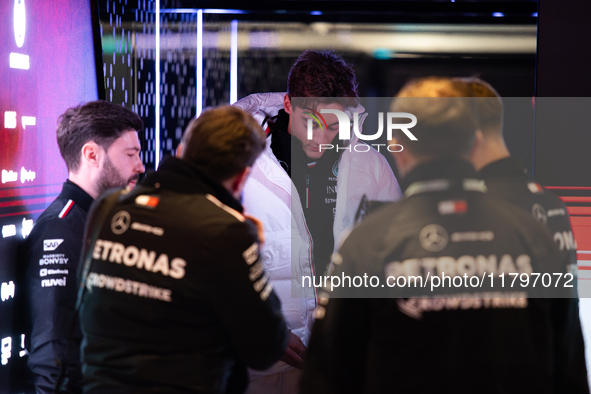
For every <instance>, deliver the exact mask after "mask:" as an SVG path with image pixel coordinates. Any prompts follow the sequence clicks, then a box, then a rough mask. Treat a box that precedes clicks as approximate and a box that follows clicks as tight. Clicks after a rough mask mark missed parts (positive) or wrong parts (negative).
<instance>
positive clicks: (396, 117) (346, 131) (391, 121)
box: [305, 108, 417, 152]
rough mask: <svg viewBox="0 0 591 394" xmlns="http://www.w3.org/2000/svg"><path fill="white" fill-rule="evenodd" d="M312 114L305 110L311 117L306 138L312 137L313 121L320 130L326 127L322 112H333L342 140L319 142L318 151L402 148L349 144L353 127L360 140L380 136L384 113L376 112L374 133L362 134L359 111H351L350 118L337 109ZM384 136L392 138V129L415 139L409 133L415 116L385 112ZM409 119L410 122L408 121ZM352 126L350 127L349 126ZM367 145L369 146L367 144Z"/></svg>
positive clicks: (375, 138) (397, 148)
mask: <svg viewBox="0 0 591 394" xmlns="http://www.w3.org/2000/svg"><path fill="white" fill-rule="evenodd" d="M313 112H314V114H312V113H308V112H305V114H306V115H308V116H311V117H312V118H308V123H307V139H308V140H312V139H313V130H314V121H315V122H316V123H317V124H318V126H319V127H320V129H321V130H323V129H324V127H326V121H325V120H324V118H323V116H322V114H333V115H336V117H337V119H338V122H339V140H340V141H343V145H338V144H337V145H336V146H335V145H334V144H320V145H319V149H320V152H322V151H326V150H331V149H336V150H337V152H338V151H340V150H349V151H351V150H354V151H355V152H367V151H369V150H370V147H369V146H372V147H374V148H375V149H376V150H377V151H380V148H384V147H385V148H386V149H387V150H388V152H401V151H402V150H403V149H404V148H403V146H402V145H400V144H375V143H374V144H371V143H367V145H364V144H359V145H354V146H353V147H351V145H350V144H349V142H350V140H351V129H353V133H355V135H356V136H357V138H359V139H360V140H362V141H375V140H377V139H378V138H380V137H381V136H382V134H383V132H384V113H383V112H378V131H377V132H376V133H375V134H362V133H361V130H360V127H359V123H360V121H359V113H358V112H353V114H352V119H350V118H349V116H348V115H347V114H346V113H345V112H343V111H340V110H338V109H326V108H323V109H320V110H319V111H318V112H317V111H313ZM385 118H386V133H387V135H386V137H387V140H388V141H391V140H392V132H393V131H394V130H400V131H402V132H403V133H404V134H405V135H406V136H407V137H408V138H409V139H410V140H411V141H417V137H415V136H414V134H412V133H411V131H410V130H409V129H411V128H412V127H414V126H416V124H417V117H416V116H414V115H413V114H411V113H408V112H387V113H386V116H385ZM401 120H406V121H407V122H405V123H400V121H401ZM408 120H410V122H408ZM351 126H352V127H351ZM368 145H369V146H368Z"/></svg>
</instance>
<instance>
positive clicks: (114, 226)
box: [111, 211, 131, 235]
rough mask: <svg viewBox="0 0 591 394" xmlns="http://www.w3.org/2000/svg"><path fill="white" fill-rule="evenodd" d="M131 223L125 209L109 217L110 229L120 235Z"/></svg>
mask: <svg viewBox="0 0 591 394" xmlns="http://www.w3.org/2000/svg"><path fill="white" fill-rule="evenodd" d="M130 223H131V216H129V213H127V212H126V211H119V212H117V213H116V214H115V216H113V219H111V231H113V233H114V234H117V235H120V234H123V233H124V232H126V231H127V229H128V228H129V224H130Z"/></svg>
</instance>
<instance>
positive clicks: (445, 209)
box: [437, 200, 468, 215]
mask: <svg viewBox="0 0 591 394" xmlns="http://www.w3.org/2000/svg"><path fill="white" fill-rule="evenodd" d="M437 209H438V210H439V214H440V215H454V214H456V215H457V214H462V213H466V212H467V211H468V203H467V202H466V201H465V200H447V201H441V202H439V204H438V205H437Z"/></svg>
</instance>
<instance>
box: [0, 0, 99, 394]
mask: <svg viewBox="0 0 591 394" xmlns="http://www.w3.org/2000/svg"><path fill="white" fill-rule="evenodd" d="M91 8H92V11H93V12H96V7H94V6H91V2H90V1H88V0H87V1H82V0H60V1H47V0H4V1H1V2H0V59H1V60H0V174H1V175H0V176H1V182H0V230H1V235H0V341H1V343H0V350H1V354H0V392H1V393H5V392H17V391H18V386H19V385H21V384H22V382H20V381H19V380H22V379H14V378H12V379H11V376H12V375H15V374H13V373H10V371H11V370H12V371H13V372H14V371H15V370H16V369H17V368H19V367H20V366H22V365H24V363H25V362H26V354H25V351H24V348H23V343H24V341H23V337H22V332H20V331H19V330H18V328H16V327H15V325H14V322H13V315H14V313H13V312H19V308H17V307H16V306H15V296H18V294H19V293H18V292H19V287H18V284H17V281H16V277H15V274H16V263H17V262H16V260H17V259H16V247H17V244H18V241H19V240H20V241H22V240H23V239H24V238H25V237H26V236H27V235H28V233H29V232H30V231H31V228H32V226H33V225H34V223H35V220H36V219H37V217H38V216H39V215H40V214H41V212H43V210H44V209H45V208H46V207H47V206H48V205H49V204H50V203H51V202H52V201H53V200H54V199H55V197H56V196H57V195H58V194H59V192H60V190H61V185H62V183H63V182H64V181H65V180H66V178H67V175H68V174H67V170H66V166H65V163H64V161H63V159H62V157H61V155H60V152H59V149H58V146H57V142H56V125H57V119H58V117H59V116H60V115H61V114H62V113H63V112H64V111H65V110H66V109H67V108H69V107H71V106H75V105H77V104H80V103H83V102H86V101H92V100H96V99H98V91H99V89H98V86H99V85H98V84H97V68H96V63H95V56H94V54H95V47H94V42H95V41H94V39H93V17H92V12H91ZM96 17H97V16H96V15H95V18H96ZM95 20H98V19H95ZM99 60H101V64H102V59H99ZM99 75H102V67H101V70H100V74H99ZM100 82H101V83H102V78H101V81H100ZM19 375H20V374H19ZM21 376H22V375H21Z"/></svg>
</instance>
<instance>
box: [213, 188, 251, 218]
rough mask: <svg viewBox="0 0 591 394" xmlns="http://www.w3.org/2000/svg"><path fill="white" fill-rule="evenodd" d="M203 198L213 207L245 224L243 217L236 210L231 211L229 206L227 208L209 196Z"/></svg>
mask: <svg viewBox="0 0 591 394" xmlns="http://www.w3.org/2000/svg"><path fill="white" fill-rule="evenodd" d="M205 198H207V199H208V200H209V201H211V202H212V203H214V204H215V205H217V206H218V207H219V208H221V209H223V210H224V211H226V212H228V213H229V214H230V215H232V216H234V217H235V218H236V219H238V220H239V221H240V222H245V221H246V218H245V217H244V215H242V214H241V213H240V212H238V211H237V210H235V209H232V208H230V207H229V206H227V205H226V204H224V203H222V202H221V201H220V200H218V199H217V198H215V197H214V196H212V195H211V194H206V195H205Z"/></svg>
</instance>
